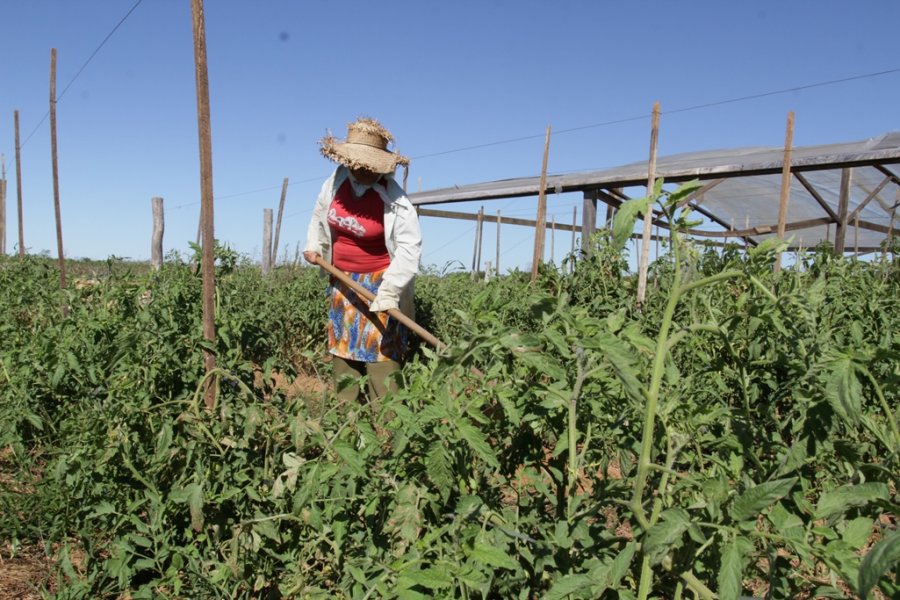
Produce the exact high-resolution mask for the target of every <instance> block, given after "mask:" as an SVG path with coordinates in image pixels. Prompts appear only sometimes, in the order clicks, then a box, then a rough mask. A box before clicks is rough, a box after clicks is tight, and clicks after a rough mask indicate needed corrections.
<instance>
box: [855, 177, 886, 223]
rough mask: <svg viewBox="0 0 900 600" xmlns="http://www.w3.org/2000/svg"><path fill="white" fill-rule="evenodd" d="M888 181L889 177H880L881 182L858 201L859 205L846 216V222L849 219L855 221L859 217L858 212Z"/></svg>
mask: <svg viewBox="0 0 900 600" xmlns="http://www.w3.org/2000/svg"><path fill="white" fill-rule="evenodd" d="M890 182H891V178H890V177H885V178H884V179H882V180H881V183H879V184H878V185H877V186H876V187H875V189H874V190H872V191H871V192H869V195H868V196H866V199H865V200H863V201H862V202H860V203H859V206H857V207H856V208H855V209H853V212H852V213H850V215H849V216H848V217H847V219H848V222H849V221H855V220H857V219H859V213H860V212H862V209H864V208H865V207H866V205H867V204H868V203H869V202H871V201H872V199H873V198H875V197H876V196H877V195H878V193H879V192H880V191H881V190H883V189H884V186H886V185H887V184H889V183H890Z"/></svg>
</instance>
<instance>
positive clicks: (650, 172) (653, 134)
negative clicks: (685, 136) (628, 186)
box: [637, 102, 659, 308]
mask: <svg viewBox="0 0 900 600" xmlns="http://www.w3.org/2000/svg"><path fill="white" fill-rule="evenodd" d="M658 139H659V102H654V103H653V122H652V124H651V126H650V161H649V163H648V164H647V194H648V195H649V194H651V193H652V192H653V185H654V183H655V182H656V143H657V140H658ZM652 227H653V205H650V206H648V207H647V212H646V213H644V232H643V237H642V238H641V253H640V254H641V255H640V264H639V266H638V291H637V305H638V308H640V307H641V306H643V304H644V299H645V297H646V296H647V259H648V258H649V256H650V237H651V234H652V231H653V230H652Z"/></svg>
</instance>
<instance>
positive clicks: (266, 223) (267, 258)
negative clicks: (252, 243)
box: [262, 208, 272, 275]
mask: <svg viewBox="0 0 900 600" xmlns="http://www.w3.org/2000/svg"><path fill="white" fill-rule="evenodd" d="M262 247H263V251H262V274H263V275H268V274H269V270H271V268H272V209H271V208H264V209H263V244H262Z"/></svg>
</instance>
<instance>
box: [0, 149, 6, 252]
mask: <svg viewBox="0 0 900 600" xmlns="http://www.w3.org/2000/svg"><path fill="white" fill-rule="evenodd" d="M0 256H6V157H5V156H3V155H2V154H0Z"/></svg>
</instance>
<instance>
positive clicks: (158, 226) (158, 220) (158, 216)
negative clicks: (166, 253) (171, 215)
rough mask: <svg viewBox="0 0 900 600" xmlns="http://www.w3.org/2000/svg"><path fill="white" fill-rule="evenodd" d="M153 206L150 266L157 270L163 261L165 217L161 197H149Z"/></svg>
mask: <svg viewBox="0 0 900 600" xmlns="http://www.w3.org/2000/svg"><path fill="white" fill-rule="evenodd" d="M150 204H151V205H152V207H153V235H152V237H151V238H150V267H151V268H152V269H153V270H154V271H159V269H160V268H161V267H162V262H163V233H164V232H165V230H166V218H165V216H164V214H163V199H162V198H159V197H156V198H151V199H150Z"/></svg>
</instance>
